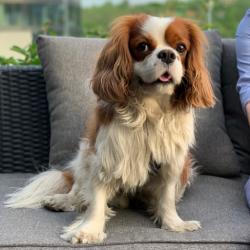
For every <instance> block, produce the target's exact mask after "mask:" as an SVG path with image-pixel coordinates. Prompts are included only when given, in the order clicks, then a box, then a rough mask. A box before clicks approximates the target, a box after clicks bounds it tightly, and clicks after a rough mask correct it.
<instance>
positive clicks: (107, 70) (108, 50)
mask: <svg viewBox="0 0 250 250" xmlns="http://www.w3.org/2000/svg"><path fill="white" fill-rule="evenodd" d="M140 19H141V16H140V15H137V16H124V17H120V18H118V19H116V20H115V21H114V23H113V25H112V29H111V38H110V40H109V41H108V43H107V44H106V46H105V47H104V49H103V50H102V52H101V54H100V57H99V60H98V62H97V65H96V69H95V73H94V76H93V78H92V88H93V91H94V93H95V94H96V95H97V96H98V97H99V98H100V99H102V100H104V101H106V102H109V103H118V104H124V103H126V101H127V99H128V96H129V94H130V93H129V84H130V81H131V78H132V75H133V64H132V57H131V54H130V51H129V36H130V31H131V29H132V28H133V27H134V25H135V24H136V22H137V21H139V20H140Z"/></svg>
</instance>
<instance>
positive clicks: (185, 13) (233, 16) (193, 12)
mask: <svg viewBox="0 0 250 250" xmlns="http://www.w3.org/2000/svg"><path fill="white" fill-rule="evenodd" d="M249 1H250V0H214V9H213V23H212V26H211V27H210V28H213V29H217V30H218V31H219V32H220V33H221V35H222V36H223V37H234V35H235V31H236V28H237V25H238V23H239V21H240V20H241V18H242V17H243V15H244V13H245V11H246V9H247V8H249V7H250V6H249ZM207 2H208V1H206V0H190V1H187V2H180V1H178V0H169V1H167V2H166V3H165V4H147V5H143V6H133V7H131V6H129V5H128V4H126V2H125V3H124V4H121V5H118V6H113V5H111V4H106V5H104V6H102V7H93V8H90V9H83V28H84V35H85V36H100V37H105V36H106V35H107V32H108V27H109V24H110V23H111V22H112V21H113V20H114V18H115V17H117V16H120V15H126V14H132V13H141V12H145V13H148V14H151V15H156V16H182V17H186V18H191V19H193V20H195V21H196V22H197V23H198V24H199V25H200V26H201V27H202V28H203V29H207V28H209V27H208V22H207Z"/></svg>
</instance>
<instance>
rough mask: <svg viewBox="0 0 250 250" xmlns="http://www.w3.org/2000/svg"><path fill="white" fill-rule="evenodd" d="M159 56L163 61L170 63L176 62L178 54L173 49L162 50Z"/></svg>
mask: <svg viewBox="0 0 250 250" xmlns="http://www.w3.org/2000/svg"><path fill="white" fill-rule="evenodd" d="M157 57H158V58H159V59H161V60H162V62H164V63H166V64H170V63H172V62H174V60H175V59H176V55H175V53H174V52H173V51H171V50H165V49H164V50H161V51H160V52H159V53H158V55H157Z"/></svg>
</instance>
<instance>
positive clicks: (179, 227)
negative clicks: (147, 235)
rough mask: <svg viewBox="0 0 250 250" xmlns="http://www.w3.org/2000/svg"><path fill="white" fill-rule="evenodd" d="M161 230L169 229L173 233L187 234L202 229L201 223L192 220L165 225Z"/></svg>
mask: <svg viewBox="0 0 250 250" xmlns="http://www.w3.org/2000/svg"><path fill="white" fill-rule="evenodd" d="M161 228H163V229H167V230H170V231H173V232H185V231H196V230H198V229H199V228H201V224H200V222H199V221H196V220H190V221H179V222H177V223H176V222H175V223H173V222H172V223H163V224H162V226H161Z"/></svg>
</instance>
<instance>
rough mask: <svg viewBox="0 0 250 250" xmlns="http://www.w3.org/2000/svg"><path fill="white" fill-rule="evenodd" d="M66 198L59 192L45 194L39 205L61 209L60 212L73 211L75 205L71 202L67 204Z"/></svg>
mask: <svg viewBox="0 0 250 250" xmlns="http://www.w3.org/2000/svg"><path fill="white" fill-rule="evenodd" d="M67 203H68V202H67V199H64V197H63V196H62V195H60V194H58V195H53V196H46V197H45V198H44V199H43V200H42V202H41V206H42V207H44V208H46V209H48V210H52V211H58V212H60V211H62V212H69V211H74V210H75V207H74V206H73V205H71V204H67Z"/></svg>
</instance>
